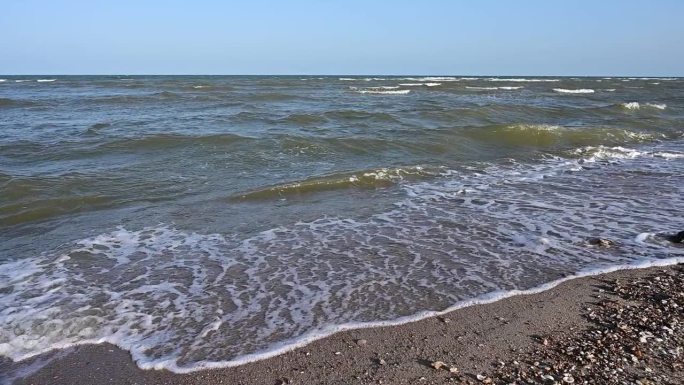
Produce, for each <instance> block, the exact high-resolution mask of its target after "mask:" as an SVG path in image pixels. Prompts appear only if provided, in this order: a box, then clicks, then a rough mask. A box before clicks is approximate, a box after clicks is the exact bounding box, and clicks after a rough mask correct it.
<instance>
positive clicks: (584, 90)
mask: <svg viewBox="0 0 684 385" xmlns="http://www.w3.org/2000/svg"><path fill="white" fill-rule="evenodd" d="M553 90H554V91H556V92H558V93H561V94H593V93H594V92H595V91H594V90H592V89H591V88H580V89H574V90H569V89H566V88H554V89H553Z"/></svg>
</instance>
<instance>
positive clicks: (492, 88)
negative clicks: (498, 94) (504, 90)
mask: <svg viewBox="0 0 684 385" xmlns="http://www.w3.org/2000/svg"><path fill="white" fill-rule="evenodd" d="M466 88H467V89H469V90H480V91H493V90H498V89H499V87H471V86H466Z"/></svg>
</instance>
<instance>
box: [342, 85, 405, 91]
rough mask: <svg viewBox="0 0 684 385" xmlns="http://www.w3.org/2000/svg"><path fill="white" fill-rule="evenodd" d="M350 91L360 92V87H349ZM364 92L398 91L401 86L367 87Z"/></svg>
mask: <svg viewBox="0 0 684 385" xmlns="http://www.w3.org/2000/svg"><path fill="white" fill-rule="evenodd" d="M349 89H350V90H358V89H359V88H358V87H349ZM362 89H363V90H368V91H381V90H396V89H399V86H377V87H365V88H362Z"/></svg>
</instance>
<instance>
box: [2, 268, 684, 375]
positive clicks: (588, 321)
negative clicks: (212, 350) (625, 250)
mask: <svg viewBox="0 0 684 385" xmlns="http://www.w3.org/2000/svg"><path fill="white" fill-rule="evenodd" d="M650 282H655V283H659V282H667V283H663V285H666V286H657V285H656V286H654V287H651V286H650ZM682 283H683V282H682V267H681V265H678V266H670V267H652V268H647V269H637V270H621V271H617V272H612V273H607V274H602V275H597V276H592V277H584V278H578V279H573V280H570V281H566V282H564V283H561V284H560V285H558V286H556V287H555V288H553V289H550V290H547V291H544V292H541V293H536V294H529V295H519V296H514V297H509V298H505V299H502V300H500V301H497V302H493V303H490V304H483V305H475V306H471V307H466V308H462V309H458V310H456V311H453V312H451V313H448V314H447V315H445V316H440V317H433V318H428V319H424V320H421V321H418V322H413V323H409V324H405V325H400V326H392V327H382V328H372V329H361V330H353V331H347V332H342V333H338V334H335V335H333V336H330V337H328V338H325V339H322V340H318V341H315V342H314V343H311V344H309V345H307V346H305V347H303V348H299V349H296V350H294V351H291V352H288V353H286V354H282V355H280V356H276V357H273V358H271V359H267V360H263V361H258V362H253V363H249V364H246V365H242V366H238V367H233V368H225V369H215V370H205V371H198V372H194V373H190V374H182V375H181V374H174V373H171V372H168V371H155V370H149V371H144V370H140V369H139V368H138V367H137V366H136V365H135V363H133V362H132V361H131V359H130V356H129V355H128V353H127V352H125V351H122V350H120V349H118V348H116V347H115V346H112V345H108V344H103V345H93V346H81V347H77V348H74V349H73V350H72V351H71V352H70V353H68V354H66V355H64V356H63V357H60V358H57V359H54V360H53V361H52V362H51V363H50V364H48V365H47V366H45V367H44V368H42V369H41V370H39V371H38V372H37V373H34V374H33V375H30V376H28V377H27V378H25V379H23V380H20V381H17V383H19V384H36V385H37V384H54V385H57V384H69V385H77V384H245V385H247V384H416V383H420V384H441V383H509V382H511V378H512V377H511V376H518V375H520V374H521V373H522V372H525V373H528V374H525V375H529V376H530V377H529V378H528V380H527V381H528V382H527V383H551V384H552V383H559V384H560V383H641V384H648V383H663V384H668V383H669V384H677V383H682V381H684V375H683V373H684V371H683V370H682V360H683V359H682V353H681V349H682V346H681V345H679V344H681V342H682V331H681V327H682V325H683V322H682V321H683V320H684V312H683V311H682V307H681V303H682V300H684V298H683V295H684V293H683V292H682V288H683V287H684V285H683V284H682ZM668 285H669V286H668ZM672 285H675V286H674V287H672ZM642 287H648V288H651V290H652V291H651V292H648V291H644V290H642ZM668 287H669V288H671V289H672V290H670V289H667V288H668ZM665 289H667V291H669V292H668V293H665V292H662V291H664V290H665ZM630 293H631V294H630ZM634 293H637V294H638V295H636V296H635V295H634ZM654 293H655V294H654ZM630 295H631V297H630ZM659 296H662V298H660V297H659ZM654 298H655V299H654ZM668 299H669V302H668ZM653 301H655V302H653ZM663 301H665V302H663ZM651 302H653V303H655V304H656V305H657V306H674V308H673V309H675V311H674V312H669V313H670V314H669V316H665V315H663V314H658V312H662V310H658V309H656V310H654V309H649V310H648V312H650V314H649V313H647V312H646V311H644V314H643V316H644V317H645V318H644V319H643V320H641V321H638V322H641V323H642V324H644V323H646V324H648V325H650V326H648V327H653V328H656V329H659V328H663V330H666V332H665V335H666V336H667V335H670V336H673V337H672V338H674V340H669V339H668V338H667V337H665V342H663V341H662V338H661V341H658V338H660V337H658V336H654V337H652V338H654V339H655V340H656V341H658V342H660V343H669V344H674V345H676V346H675V347H674V349H673V345H670V346H669V350H667V349H665V350H663V349H664V348H662V347H661V348H658V349H660V351H669V352H670V353H671V354H670V355H671V357H670V356H668V354H665V355H664V356H662V355H659V354H657V351H658V349H655V350H653V351H654V352H656V353H653V354H651V355H649V353H648V351H649V348H648V346H647V345H649V343H651V339H650V338H651V337H650V336H649V337H648V338H647V337H644V336H645V335H646V334H644V333H645V332H643V331H641V333H642V334H635V335H637V337H638V338H640V339H641V342H636V344H637V345H643V346H641V347H640V348H639V349H640V350H639V352H638V354H637V353H635V354H636V355H635V354H631V353H629V354H630V355H628V357H631V356H634V357H636V356H637V355H638V356H639V358H632V360H631V361H629V362H624V360H623V359H622V358H620V357H617V361H618V362H623V363H624V365H622V367H616V368H614V369H612V370H613V372H614V373H613V374H610V372H608V373H607V376H608V378H613V379H614V380H615V381H614V382H613V381H610V380H609V381H606V378H603V379H601V378H600V377H596V376H597V373H598V374H600V373H602V372H601V370H604V369H603V366H605V367H606V368H607V367H609V366H611V365H612V364H610V363H606V362H602V361H601V360H602V359H608V358H609V356H610V355H612V354H618V356H619V355H620V354H622V353H624V352H627V351H628V348H631V349H634V347H630V346H628V345H629V344H631V343H633V342H634V341H629V338H628V337H625V336H621V337H620V338H619V339H618V342H619V344H618V346H622V345H624V346H622V347H623V348H624V351H622V350H621V349H618V350H620V351H621V352H622V353H620V352H618V353H615V352H613V353H610V354H607V353H605V352H603V353H602V352H601V348H606V347H607V346H608V345H610V344H608V345H606V346H604V345H603V342H597V341H602V339H601V338H593V337H591V336H592V334H591V333H599V334H600V333H605V334H606V336H608V335H609V334H610V333H613V332H614V331H615V330H617V329H621V330H623V331H624V330H628V329H627V328H631V327H632V326H633V325H632V326H624V325H625V324H624V322H623V321H620V322H623V323H621V324H618V325H619V327H618V328H616V327H613V326H611V323H610V322H608V321H607V320H608V319H609V318H611V317H614V315H610V314H608V313H610V312H609V311H608V310H611V309H613V310H615V309H616V306H617V307H618V308H620V309H622V310H620V309H618V310H616V311H617V313H619V314H623V313H624V314H632V313H629V311H631V310H630V307H634V308H633V309H632V310H634V311H639V309H640V306H650V305H649V304H650V303H651ZM662 303H665V305H662ZM668 304H669V305H668ZM623 307H624V308H623ZM642 310H643V309H642ZM617 313H616V314H617ZM650 317H654V318H653V319H651V318H650ZM668 317H669V318H668ZM618 318H619V317H618ZM625 322H627V324H630V322H629V320H626V321H625ZM661 322H663V323H666V324H663V325H662V326H661V325H660V324H659V323H661ZM668 328H669V329H668ZM678 328H679V330H677V329H678ZM604 329H605V330H604ZM637 329H638V327H637ZM637 329H634V330H632V329H629V330H631V332H634V333H637V331H638V330H637ZM597 330H598V332H597ZM668 333H669V334H668ZM678 333H679V334H678ZM596 343H598V345H600V346H599V348H596V347H594V348H592V349H597V353H596V355H597V357H599V358H597V359H596V360H597V361H594V359H593V358H592V360H590V361H591V362H590V363H589V369H587V367H586V365H585V368H584V371H582V369H581V367H582V364H581V363H579V362H574V363H572V362H570V363H572V364H573V365H572V366H568V365H569V363H568V362H566V361H568V360H570V361H571V360H572V359H573V358H572V357H573V354H579V353H578V352H573V353H572V354H565V350H567V349H568V348H569V347H570V345H572V344H574V345H580V346H583V348H582V349H583V350H587V351H589V350H590V349H589V348H588V347H587V344H590V345H591V344H596ZM611 348H612V349H615V347H614V346H613V347H611ZM558 352H561V353H560V354H559V353H558ZM583 353H584V352H583ZM606 357H608V358H606ZM668 357H669V358H668ZM554 360H555V361H554ZM540 362H541V363H540ZM591 363H593V364H594V365H593V366H592V364H591ZM602 363H603V364H605V365H603V364H602ZM10 366H11V365H7V363H5V369H7V368H9V367H10ZM521 368H522V369H521ZM563 368H565V369H563ZM559 370H560V372H563V371H564V370H565V371H566V372H565V374H564V373H560V372H559V373H556V371H559ZM568 370H570V371H571V372H572V373H570V372H568ZM537 372H538V374H535V373H537ZM516 373H517V374H516ZM539 373H541V374H539ZM582 373H584V375H585V377H582ZM535 375H536V377H535ZM507 376H508V377H507ZM543 376H551V377H543ZM611 376H613V377H611ZM626 379H627V380H628V382H624V381H625V380H626ZM596 381H606V382H596ZM636 381H640V382H636ZM513 382H515V381H513ZM520 383H525V382H520Z"/></svg>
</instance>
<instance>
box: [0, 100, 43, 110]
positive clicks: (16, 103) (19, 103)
mask: <svg viewBox="0 0 684 385" xmlns="http://www.w3.org/2000/svg"><path fill="white" fill-rule="evenodd" d="M33 105H36V102H35V101H32V100H19V99H11V98H0V108H3V107H8V108H9V107H25V106H33Z"/></svg>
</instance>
